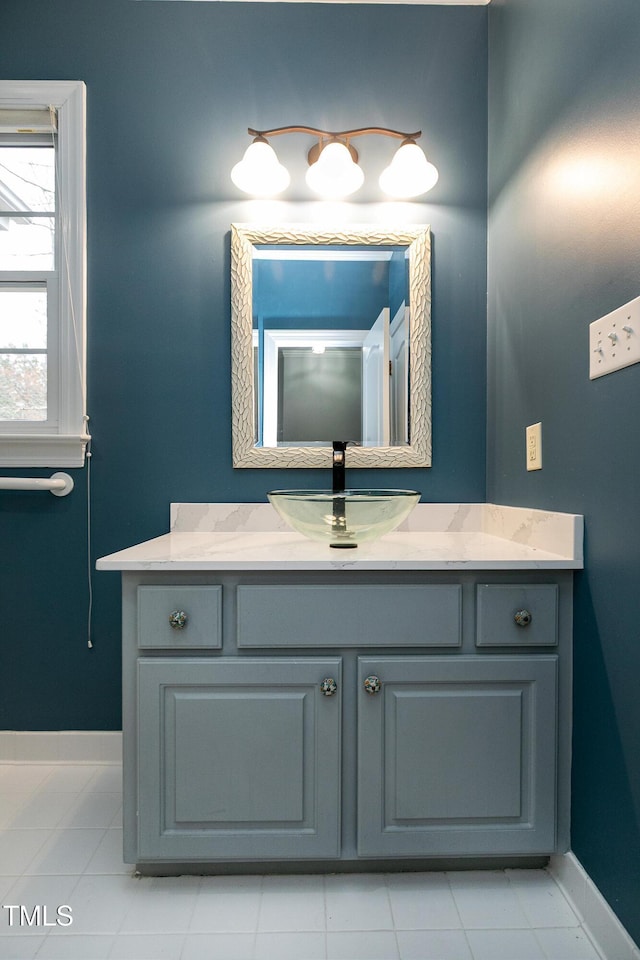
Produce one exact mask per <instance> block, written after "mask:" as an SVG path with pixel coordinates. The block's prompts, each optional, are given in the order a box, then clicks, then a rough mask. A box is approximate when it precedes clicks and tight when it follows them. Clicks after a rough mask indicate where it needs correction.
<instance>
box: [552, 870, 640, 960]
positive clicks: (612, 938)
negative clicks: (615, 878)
mask: <svg viewBox="0 0 640 960" xmlns="http://www.w3.org/2000/svg"><path fill="white" fill-rule="evenodd" d="M549 872H550V873H551V874H552V876H553V878H554V880H555V881H556V883H557V884H558V886H559V887H560V888H561V890H562V892H563V893H564V895H565V897H566V898H567V900H569V902H570V903H571V905H572V906H573V908H574V910H575V911H576V913H577V914H578V916H579V917H580V920H581V922H582V925H583V926H584V927H585V928H586V929H587V931H588V933H589V935H590V936H591V938H592V940H593V941H594V943H595V944H596V946H597V947H598V949H599V950H600V952H601V954H602V956H603V957H605V958H606V960H640V949H639V948H638V947H637V946H636V944H635V943H634V942H633V940H632V939H631V937H630V936H629V934H628V933H627V931H626V930H625V928H624V927H623V926H622V924H621V923H620V921H619V920H618V918H617V916H616V915H615V913H614V912H613V910H612V909H611V907H610V906H609V904H608V903H607V901H606V900H605V899H604V897H603V896H602V894H601V893H600V891H599V890H598V888H597V887H596V885H595V883H594V882H593V880H592V879H591V877H590V876H589V874H588V873H587V872H586V870H585V869H584V867H583V866H582V864H581V863H580V861H579V860H578V858H577V857H576V856H575V854H573V853H565V854H564V855H561V856H554V857H551V860H550V861H549Z"/></svg>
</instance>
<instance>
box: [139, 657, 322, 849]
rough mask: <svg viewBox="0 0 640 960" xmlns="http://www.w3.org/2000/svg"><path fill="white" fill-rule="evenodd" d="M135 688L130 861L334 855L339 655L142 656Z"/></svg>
mask: <svg viewBox="0 0 640 960" xmlns="http://www.w3.org/2000/svg"><path fill="white" fill-rule="evenodd" d="M325 681H331V682H325ZM138 692H139V700H138V703H139V711H138V742H139V743H140V744H142V745H144V747H143V749H141V750H140V756H139V779H138V790H139V795H138V804H139V822H138V859H139V860H141V861H144V860H183V861H184V860H190V861H193V860H213V859H223V860H234V859H237V860H254V859H256V860H257V859H260V858H277V859H288V858H295V859H303V858H307V857H314V858H323V857H336V856H339V853H340V843H339V837H340V832H339V827H340V818H339V793H340V715H341V703H340V700H341V661H340V659H338V658H328V657H326V658H325V657H323V658H321V659H316V658H305V659H304V660H300V659H299V660H293V659H271V660H262V659H256V658H251V659H249V658H247V659H242V660H231V659H224V658H222V659H220V660H212V659H204V658H185V659H180V660H177V659H168V658H147V659H142V660H139V662H138Z"/></svg>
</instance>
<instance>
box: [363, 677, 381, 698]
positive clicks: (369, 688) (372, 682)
mask: <svg viewBox="0 0 640 960" xmlns="http://www.w3.org/2000/svg"><path fill="white" fill-rule="evenodd" d="M364 689H365V691H366V692H367V693H371V694H373V693H379V692H380V690H381V689H382V682H381V680H380V677H376V676H375V675H372V676H370V677H365V680H364Z"/></svg>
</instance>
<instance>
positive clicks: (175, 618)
mask: <svg viewBox="0 0 640 960" xmlns="http://www.w3.org/2000/svg"><path fill="white" fill-rule="evenodd" d="M188 619H189V617H188V616H187V614H186V613H185V612H184V610H173V611H172V612H171V613H170V614H169V624H170V626H171V629H172V630H184V628H185V627H186V625H187V621H188Z"/></svg>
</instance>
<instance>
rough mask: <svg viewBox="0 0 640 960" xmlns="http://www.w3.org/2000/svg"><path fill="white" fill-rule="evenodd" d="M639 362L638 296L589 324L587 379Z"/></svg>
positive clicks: (639, 308)
mask: <svg viewBox="0 0 640 960" xmlns="http://www.w3.org/2000/svg"><path fill="white" fill-rule="evenodd" d="M632 363H640V297H636V299H635V300H630V301H629V303H625V305H624V306H622V307H618V309H617V310H613V311H612V312H611V313H608V314H607V315H606V316H604V317H601V318H600V319H599V320H594V321H593V323H591V324H589V379H590V380H595V379H596V377H603V376H604V375H605V374H606V373H613V372H614V370H620V369H622V367H629V366H631V364H632Z"/></svg>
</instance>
